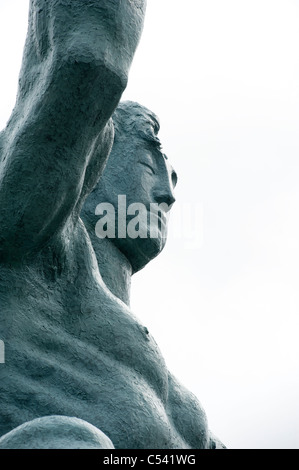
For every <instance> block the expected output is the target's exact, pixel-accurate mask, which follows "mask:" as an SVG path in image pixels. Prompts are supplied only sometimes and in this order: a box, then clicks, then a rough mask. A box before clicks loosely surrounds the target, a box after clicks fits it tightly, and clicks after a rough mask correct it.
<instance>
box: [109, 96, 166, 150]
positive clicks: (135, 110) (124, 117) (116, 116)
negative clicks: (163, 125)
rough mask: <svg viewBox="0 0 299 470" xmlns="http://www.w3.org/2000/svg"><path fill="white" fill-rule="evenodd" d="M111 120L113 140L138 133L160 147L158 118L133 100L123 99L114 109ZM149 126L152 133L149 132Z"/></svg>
mask: <svg viewBox="0 0 299 470" xmlns="http://www.w3.org/2000/svg"><path fill="white" fill-rule="evenodd" d="M112 120H113V124H114V128H115V142H117V141H119V140H122V139H124V138H125V137H126V136H127V135H134V136H136V135H138V136H139V137H141V138H142V139H144V140H147V141H150V142H152V143H153V144H154V145H156V146H157V147H159V148H160V147H161V143H160V140H159V138H158V136H157V134H158V132H159V130H160V123H159V119H158V117H157V116H156V115H155V113H153V112H152V111H150V110H149V109H147V108H146V107H145V106H141V105H140V104H139V103H136V102H134V101H123V102H121V103H120V104H119V105H118V107H117V108H116V110H115V111H114V113H113V116H112ZM149 124H151V126H149ZM151 127H152V128H153V129H154V133H152V132H151Z"/></svg>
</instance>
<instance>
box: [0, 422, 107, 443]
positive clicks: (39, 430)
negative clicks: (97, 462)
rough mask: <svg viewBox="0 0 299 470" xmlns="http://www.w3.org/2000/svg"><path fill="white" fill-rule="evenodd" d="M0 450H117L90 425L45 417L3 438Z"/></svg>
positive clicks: (102, 434)
mask: <svg viewBox="0 0 299 470" xmlns="http://www.w3.org/2000/svg"><path fill="white" fill-rule="evenodd" d="M0 449H114V446H113V444H112V442H111V440H110V439H109V438H108V437H107V436H106V435H105V434H104V433H103V432H102V431H100V430H99V429H97V428H96V427H95V426H93V425H91V424H90V423H88V422H87V421H84V420H82V419H78V418H72V417H68V416H46V417H42V418H37V419H34V420H32V421H28V422H26V423H24V424H22V425H21V426H18V427H17V428H15V429H13V430H12V431H11V432H9V433H8V434H5V435H4V436H2V437H1V438H0Z"/></svg>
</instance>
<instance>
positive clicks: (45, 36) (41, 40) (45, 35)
mask: <svg viewBox="0 0 299 470" xmlns="http://www.w3.org/2000/svg"><path fill="white" fill-rule="evenodd" d="M48 18H49V17H48V7H47V6H46V4H45V5H44V6H43V8H37V7H35V8H33V18H32V19H33V34H34V39H35V44H36V49H37V54H38V56H39V58H40V59H43V58H44V57H45V56H46V55H47V52H48V49H49V46H50V41H49V27H48V26H49V24H48Z"/></svg>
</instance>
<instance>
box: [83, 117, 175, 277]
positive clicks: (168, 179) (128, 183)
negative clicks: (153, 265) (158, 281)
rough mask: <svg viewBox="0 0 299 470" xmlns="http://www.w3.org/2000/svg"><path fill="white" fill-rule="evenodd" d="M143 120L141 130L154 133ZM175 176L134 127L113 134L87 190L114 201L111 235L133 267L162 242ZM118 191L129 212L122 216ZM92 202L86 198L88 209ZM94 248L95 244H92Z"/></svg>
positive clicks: (152, 143) (152, 144) (142, 263)
mask: <svg viewBox="0 0 299 470" xmlns="http://www.w3.org/2000/svg"><path fill="white" fill-rule="evenodd" d="M143 125H144V126H145V124H143ZM146 125H147V126H148V129H146V132H145V134H149V135H150V134H152V135H153V136H154V135H155V134H154V127H153V126H152V124H151V121H150V120H149V122H148V123H147V124H146ZM176 182H177V176H176V173H175V171H174V170H173V168H172V167H171V165H170V164H169V162H168V160H167V158H166V156H165V155H164V154H163V153H162V152H161V150H160V149H159V145H157V144H156V143H155V141H154V140H153V141H151V139H146V138H143V137H141V136H140V135H137V134H135V133H134V134H131V133H130V134H128V135H126V136H125V137H124V138H122V139H116V142H115V143H114V146H113V150H112V152H111V155H110V156H109V159H108V163H107V166H106V168H105V170H104V173H103V176H102V178H101V180H100V182H99V183H98V186H97V188H96V190H95V191H94V192H93V201H97V204H100V203H102V202H108V203H110V204H112V205H113V206H114V208H115V213H116V227H115V228H116V230H115V233H116V237H115V238H114V239H111V241H112V242H113V243H115V245H116V246H117V247H118V248H119V250H120V251H121V252H122V253H123V254H125V256H126V257H127V258H128V260H129V261H130V263H131V265H132V267H133V272H137V271H139V270H140V269H141V268H143V267H144V266H145V265H146V264H147V263H148V262H149V261H150V260H152V259H153V258H155V257H156V256H157V255H158V254H159V253H160V252H161V251H162V249H163V248H164V246H165V243H166V236H167V224H168V215H169V210H170V208H171V206H172V204H173V203H174V201H175V198H174V187H175V185H176ZM119 196H121V197H122V201H124V196H125V197H126V198H125V199H126V207H127V209H128V212H129V213H128V214H127V216H126V219H125V220H124V217H123V209H122V208H120V207H119ZM136 203H137V204H138V205H136ZM97 204H95V203H93V204H92V206H93V210H94V208H95V206H96V205H97ZM161 204H162V205H161ZM158 205H159V208H160V211H159V212H157V206H158ZM136 210H137V212H136ZM98 219H99V217H97V220H98ZM124 225H126V227H124ZM124 231H125V232H126V234H125V236H124ZM94 248H95V250H96V246H95V247H94Z"/></svg>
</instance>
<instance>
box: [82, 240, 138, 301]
mask: <svg viewBox="0 0 299 470" xmlns="http://www.w3.org/2000/svg"><path fill="white" fill-rule="evenodd" d="M89 235H90V238H91V242H92V245H93V247H94V251H95V254H96V257H97V261H98V266H99V270H100V273H101V276H102V278H103V281H104V283H105V284H106V286H107V287H108V289H109V290H110V291H111V292H112V294H114V295H115V296H116V297H118V298H119V299H120V300H122V301H123V302H124V303H125V304H126V305H128V306H129V305H130V293H131V277H132V266H131V264H130V263H129V261H128V259H127V258H126V257H125V255H123V253H121V252H120V251H119V249H118V248H117V247H116V246H115V244H114V243H113V241H112V240H110V239H108V238H104V239H101V238H98V237H97V236H96V234H95V233H94V232H93V231H92V232H90V231H89Z"/></svg>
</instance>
